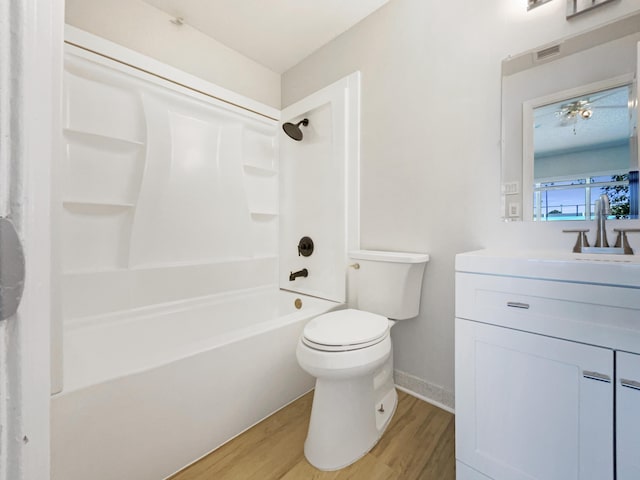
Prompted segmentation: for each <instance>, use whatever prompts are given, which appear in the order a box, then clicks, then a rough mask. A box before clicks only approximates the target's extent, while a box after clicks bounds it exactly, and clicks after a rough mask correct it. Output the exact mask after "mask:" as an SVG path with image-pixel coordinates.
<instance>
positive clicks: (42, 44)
mask: <svg viewBox="0 0 640 480" xmlns="http://www.w3.org/2000/svg"><path fill="white" fill-rule="evenodd" d="M63 16H64V3H63V1H62V0H2V1H0V216H2V217H5V218H8V219H10V222H11V224H12V225H14V226H15V231H16V233H17V236H18V237H19V238H20V240H21V241H22V244H23V247H24V256H25V263H24V265H25V270H26V275H25V281H24V294H23V297H22V302H21V303H20V304H19V306H18V309H17V311H15V312H14V311H13V309H12V310H11V311H10V312H9V313H10V314H9V315H7V318H4V319H3V320H0V480H47V479H48V478H49V394H50V387H49V385H50V371H49V369H50V358H49V341H50V334H49V332H50V264H51V257H50V247H51V234H50V227H49V225H50V215H49V207H50V198H49V195H50V183H51V178H50V166H51V163H52V159H53V157H54V156H55V152H56V149H57V148H58V143H57V142H56V136H55V135H54V134H53V132H58V131H59V124H58V123H57V122H58V120H57V119H58V116H59V99H60V81H59V80H60V74H61V62H60V58H61V57H60V54H61V51H62V28H63ZM5 225H9V221H7V222H6V223H5ZM3 235H4V233H3ZM0 242H3V246H2V248H0V263H3V265H4V266H5V267H6V266H7V265H15V264H16V253H15V252H16V250H15V248H14V247H13V246H7V243H6V237H5V238H0ZM14 271H15V270H10V271H9V273H6V271H5V270H3V273H1V274H0V275H2V276H3V278H0V281H1V282H2V284H3V286H4V285H6V282H7V281H8V280H11V281H10V282H9V283H10V284H13V280H15V278H13V279H10V278H9V277H13V272H14ZM5 275H7V276H5ZM12 288H13V287H12ZM3 307H4V305H3ZM3 311H4V309H3ZM5 313H7V312H6V311H5Z"/></svg>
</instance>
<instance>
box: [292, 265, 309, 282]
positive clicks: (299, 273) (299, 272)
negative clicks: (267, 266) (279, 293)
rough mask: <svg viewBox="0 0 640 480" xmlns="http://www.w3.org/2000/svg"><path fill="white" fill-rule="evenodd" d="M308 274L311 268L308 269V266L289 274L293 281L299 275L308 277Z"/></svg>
mask: <svg viewBox="0 0 640 480" xmlns="http://www.w3.org/2000/svg"><path fill="white" fill-rule="evenodd" d="M308 276H309V270H307V269H306V268H303V269H302V270H298V271H297V272H291V273H290V275H289V281H290V282H293V281H294V280H295V279H296V278H298V277H308Z"/></svg>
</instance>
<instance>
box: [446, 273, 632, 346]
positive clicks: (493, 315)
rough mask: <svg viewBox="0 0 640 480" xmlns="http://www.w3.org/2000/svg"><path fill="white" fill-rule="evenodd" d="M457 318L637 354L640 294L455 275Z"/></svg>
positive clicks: (590, 286)
mask: <svg viewBox="0 0 640 480" xmlns="http://www.w3.org/2000/svg"><path fill="white" fill-rule="evenodd" d="M456 317H459V318H464V319H467V320H475V321H478V322H483V323H488V324H493V325H499V326H503V327H508V328H513V329H517V330H523V331H527V332H534V333H539V334H542V335H548V336H552V337H557V338H564V339H569V340H573V341H577V342H583V343H588V344H592V345H599V346H603V347H608V348H613V349H619V350H626V351H629V352H635V353H640V290H638V289H634V288H626V287H612V286H603V285H593V284H588V283H584V284H582V283H575V282H561V281H551V280H537V279H529V278H518V277H503V276H498V275H483V274H474V273H462V272H458V273H456Z"/></svg>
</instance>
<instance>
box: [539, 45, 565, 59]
mask: <svg viewBox="0 0 640 480" xmlns="http://www.w3.org/2000/svg"><path fill="white" fill-rule="evenodd" d="M557 55H560V44H559V43H558V44H556V45H552V46H551V47H547V48H543V49H542V50H538V51H537V52H536V53H535V61H536V62H542V61H544V60H548V59H549V58H551V57H555V56H557Z"/></svg>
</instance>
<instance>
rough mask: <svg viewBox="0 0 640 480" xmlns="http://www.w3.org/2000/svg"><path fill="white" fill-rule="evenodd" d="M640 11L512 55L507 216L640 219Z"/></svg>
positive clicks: (507, 98)
mask: <svg viewBox="0 0 640 480" xmlns="http://www.w3.org/2000/svg"><path fill="white" fill-rule="evenodd" d="M639 41H640V14H635V15H632V16H629V17H625V18H623V19H621V20H618V21H616V22H613V23H611V24H608V25H605V26H602V27H598V28H597V29H593V30H591V31H589V32H586V33H583V34H580V35H578V36H574V37H571V38H567V39H563V40H561V41H559V42H556V43H555V44H553V45H551V46H547V47H544V48H541V49H536V50H532V51H529V52H525V53H523V54H520V55H517V56H513V57H509V58H508V59H506V60H505V61H504V62H503V65H502V67H503V68H502V70H503V72H502V73H503V75H502V192H501V193H502V195H501V198H502V217H503V218H504V219H505V220H509V221H513V220H523V219H524V220H530V221H556V220H592V219H593V212H594V203H595V200H596V199H597V198H598V197H599V196H600V194H602V193H606V194H607V195H608V196H609V198H610V201H611V204H612V207H613V208H612V215H611V216H610V218H620V219H627V218H638V170H639V168H638V139H637V113H636V111H637V103H638V102H637V94H636V87H635V75H636V70H637V58H638V42H639Z"/></svg>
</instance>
